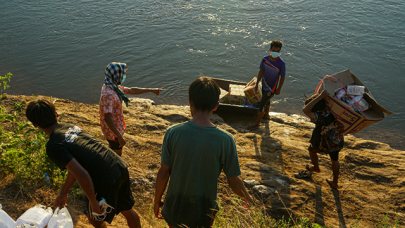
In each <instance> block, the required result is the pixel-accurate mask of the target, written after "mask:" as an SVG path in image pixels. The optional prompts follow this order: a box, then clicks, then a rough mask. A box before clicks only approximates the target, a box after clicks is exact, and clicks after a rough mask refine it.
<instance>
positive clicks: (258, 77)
mask: <svg viewBox="0 0 405 228" xmlns="http://www.w3.org/2000/svg"><path fill="white" fill-rule="evenodd" d="M263 73H264V70H262V69H260V70H259V73H257V83H256V85H255V90H256V91H257V90H258V89H259V82H260V80H262V77H263Z"/></svg>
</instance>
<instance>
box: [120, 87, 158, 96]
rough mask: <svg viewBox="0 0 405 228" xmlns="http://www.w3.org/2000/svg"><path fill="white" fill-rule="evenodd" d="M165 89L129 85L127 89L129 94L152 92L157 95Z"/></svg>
mask: <svg viewBox="0 0 405 228" xmlns="http://www.w3.org/2000/svg"><path fill="white" fill-rule="evenodd" d="M162 91H165V89H159V88H138V87H131V88H129V89H128V93H129V94H131V95H138V94H143V93H154V94H156V96H157V95H160V92H162Z"/></svg>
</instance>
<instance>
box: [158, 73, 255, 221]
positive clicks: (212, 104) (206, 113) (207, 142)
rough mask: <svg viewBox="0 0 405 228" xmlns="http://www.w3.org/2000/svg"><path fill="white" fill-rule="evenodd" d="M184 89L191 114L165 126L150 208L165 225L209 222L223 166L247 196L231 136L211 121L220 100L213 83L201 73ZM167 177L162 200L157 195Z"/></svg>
mask: <svg viewBox="0 0 405 228" xmlns="http://www.w3.org/2000/svg"><path fill="white" fill-rule="evenodd" d="M188 92H189V104H190V111H191V115H192V117H193V118H192V119H191V120H190V121H187V122H185V123H181V124H177V125H174V126H171V127H170V128H168V129H167V131H166V134H165V137H164V140H163V145H162V155H161V156H162V157H161V167H160V170H159V172H158V174H157V177H156V193H155V203H154V212H155V216H156V217H157V218H164V219H165V220H166V222H167V223H168V225H169V227H190V228H195V227H206V228H208V227H210V226H212V224H213V222H214V218H215V213H216V211H217V210H218V209H219V208H218V205H217V202H216V199H217V188H218V177H219V175H220V173H221V171H222V170H223V171H224V173H225V175H226V177H227V180H228V184H229V186H230V187H231V189H232V190H233V192H234V193H236V194H237V195H239V196H240V197H242V198H244V200H245V201H246V202H247V203H248V204H250V203H251V202H252V199H251V196H250V195H249V193H248V192H247V191H246V189H245V186H244V185H243V182H242V181H241V180H240V179H239V175H240V174H241V172H240V167H239V161H238V153H237V151H236V146H235V138H234V137H233V136H232V135H231V134H230V133H229V132H227V131H225V130H223V129H221V128H218V127H216V126H215V125H214V124H212V123H211V121H210V117H211V115H212V112H213V111H215V110H216V109H217V107H218V105H219V102H218V101H219V95H220V90H219V87H218V85H217V83H215V81H213V80H212V79H210V78H207V77H201V78H198V79H197V80H195V81H194V82H193V83H191V85H190V87H189V90H188ZM168 182H169V188H168V190H167V193H166V198H165V201H164V204H163V202H162V195H163V192H164V191H165V189H166V186H167V183H168ZM162 206H163V209H162V212H161V213H160V212H159V209H160V207H162Z"/></svg>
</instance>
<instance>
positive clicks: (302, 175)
mask: <svg viewBox="0 0 405 228" xmlns="http://www.w3.org/2000/svg"><path fill="white" fill-rule="evenodd" d="M311 174H312V173H311V172H308V171H307V170H302V171H299V172H298V173H294V177H295V178H298V179H305V178H308V177H311Z"/></svg>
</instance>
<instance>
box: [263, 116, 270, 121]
mask: <svg viewBox="0 0 405 228" xmlns="http://www.w3.org/2000/svg"><path fill="white" fill-rule="evenodd" d="M262 119H264V120H269V119H270V115H264V116H263V117H262Z"/></svg>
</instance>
